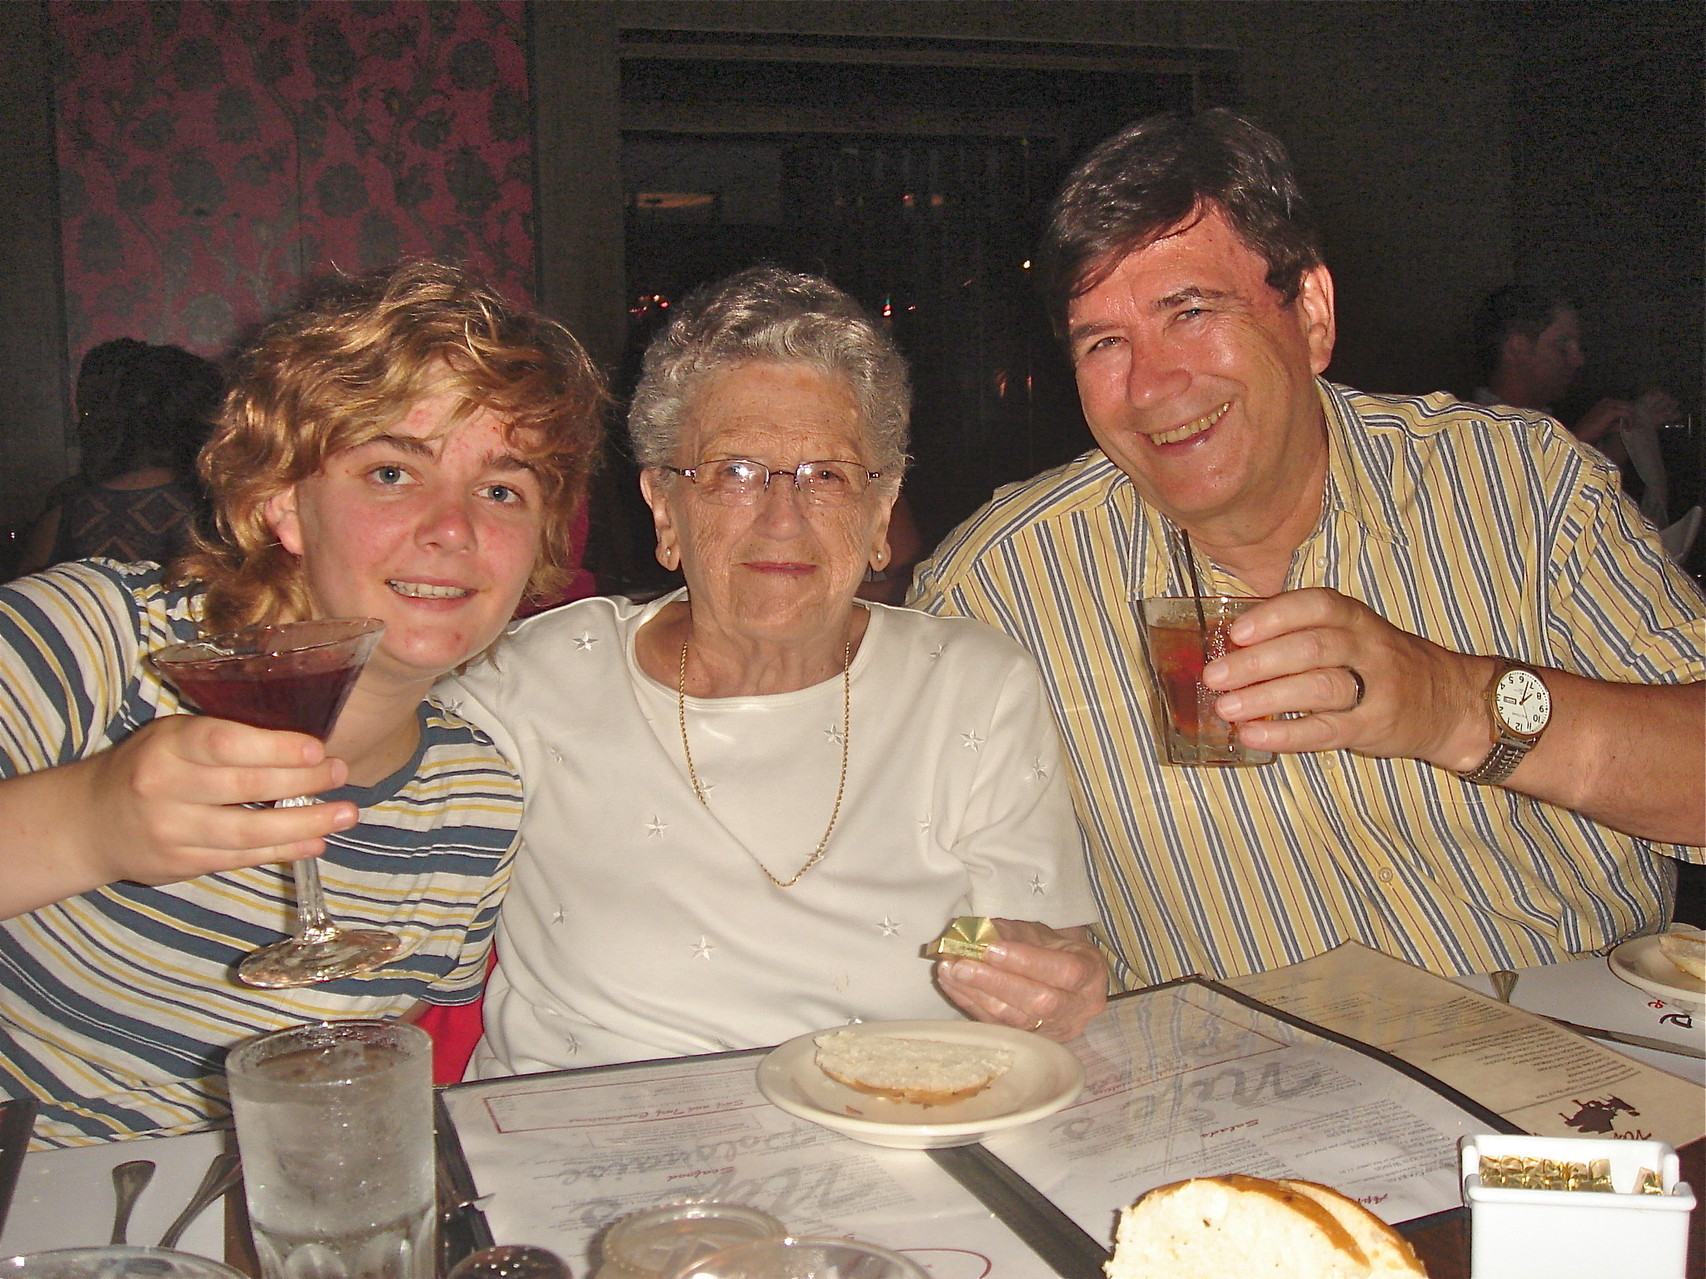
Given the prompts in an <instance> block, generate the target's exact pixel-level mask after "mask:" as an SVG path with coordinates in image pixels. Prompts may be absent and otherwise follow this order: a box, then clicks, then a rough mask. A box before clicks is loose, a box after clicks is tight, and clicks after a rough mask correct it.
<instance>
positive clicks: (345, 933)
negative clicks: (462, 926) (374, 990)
mask: <svg viewBox="0 0 1706 1279" xmlns="http://www.w3.org/2000/svg"><path fill="white" fill-rule="evenodd" d="M402 948H403V940H402V938H400V937H395V936H393V935H392V934H390V933H382V932H379V931H377V930H374V929H361V928H351V929H338V930H335V931H333V932H330V933H328V934H327V935H325V936H323V937H318V938H308V937H287V938H285V940H283V941H280V942H274V943H273V944H272V945H270V946H262V947H261V948H260V949H259V950H257V951H255V952H254V953H253V954H251V955H249V956H248V957H247V958H245V959H244V960H243V962H242V963H240V964H238V965H237V980H238V981H240V982H242V983H243V984H244V985H245V986H258V987H260V988H262V989H263V990H277V989H280V988H282V987H286V986H313V985H317V984H318V983H320V982H323V981H336V980H338V978H340V977H354V976H356V975H357V974H359V973H365V972H371V971H372V970H373V969H375V968H378V967H379V966H380V965H381V964H383V963H385V962H386V961H387V960H389V959H391V958H393V957H394V956H395V955H396V954H397V953H398V952H399V951H400V950H402Z"/></svg>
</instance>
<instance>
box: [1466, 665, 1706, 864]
mask: <svg viewBox="0 0 1706 1279" xmlns="http://www.w3.org/2000/svg"><path fill="white" fill-rule="evenodd" d="M1475 660H1477V661H1479V662H1481V663H1482V664H1483V665H1484V666H1485V667H1486V673H1487V675H1489V676H1490V674H1491V671H1492V663H1491V662H1490V661H1487V660H1486V659H1475ZM1540 675H1541V678H1542V679H1543V680H1544V681H1545V683H1546V689H1547V692H1548V693H1549V694H1550V695H1551V698H1552V718H1551V722H1550V723H1549V724H1548V725H1547V728H1546V732H1545V735H1544V736H1542V737H1541V739H1540V741H1539V742H1538V743H1537V744H1536V745H1535V747H1534V749H1533V750H1531V751H1529V753H1528V754H1527V756H1526V757H1524V759H1523V761H1522V763H1520V764H1518V765H1517V767H1516V771H1515V772H1513V773H1512V774H1511V775H1510V777H1509V778H1508V779H1507V780H1506V781H1505V783H1504V785H1505V787H1506V788H1507V789H1509V790H1513V791H1517V792H1519V793H1521V794H1524V795H1528V796H1531V797H1533V798H1534V799H1538V800H1543V801H1545V802H1546V803H1549V804H1556V805H1558V806H1559V807H1561V808H1568V809H1570V810H1572V811H1574V812H1579V813H1581V814H1582V815H1583V816H1585V817H1590V818H1592V819H1593V820H1594V821H1596V822H1600V823H1602V824H1603V825H1606V826H1610V827H1612V828H1613V829H1616V830H1620V831H1622V832H1624V833H1625V834H1628V835H1634V836H1637V837H1639V838H1643V839H1651V840H1655V841H1657V842H1659V843H1667V844H1694V845H1700V844H1706V684H1680V685H1679V684H1616V683H1610V682H1608V681H1605V680H1596V679H1587V678H1584V677H1582V676H1579V675H1571V674H1569V673H1567V672H1565V671H1560V670H1552V669H1549V668H1545V669H1541V671H1540ZM1483 683H1484V680H1483ZM1488 723H1489V721H1488V714H1487V710H1486V704H1485V702H1481V703H1479V704H1478V705H1477V706H1475V707H1473V708H1472V709H1470V710H1468V711H1467V712H1466V713H1465V715H1464V717H1463V726H1462V728H1461V729H1460V731H1459V733H1458V734H1457V735H1456V736H1455V737H1454V739H1453V747H1452V751H1453V752H1454V753H1447V754H1446V755H1445V756H1444V757H1443V758H1441V759H1440V760H1438V761H1436V762H1440V763H1443V764H1444V765H1445V766H1446V767H1449V768H1452V769H1454V770H1455V771H1458V772H1466V771H1468V770H1470V769H1473V768H1475V767H1476V766H1477V765H1479V764H1480V762H1481V761H1482V760H1483V759H1484V758H1486V755H1487V752H1488V750H1489V749H1491V745H1492V736H1491V729H1490V728H1489V727H1488Z"/></svg>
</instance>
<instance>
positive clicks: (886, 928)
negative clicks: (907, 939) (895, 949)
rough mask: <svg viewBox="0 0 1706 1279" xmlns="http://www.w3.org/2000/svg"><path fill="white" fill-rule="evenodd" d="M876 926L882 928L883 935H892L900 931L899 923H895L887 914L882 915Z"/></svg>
mask: <svg viewBox="0 0 1706 1279" xmlns="http://www.w3.org/2000/svg"><path fill="white" fill-rule="evenodd" d="M877 927H878V928H880V929H882V930H883V936H884V937H893V936H894V935H895V934H896V933H898V932H899V931H900V925H899V924H897V923H895V921H894V920H892V919H890V918H889V917H888V916H887V915H884V916H883V922H882V923H880V924H878V925H877Z"/></svg>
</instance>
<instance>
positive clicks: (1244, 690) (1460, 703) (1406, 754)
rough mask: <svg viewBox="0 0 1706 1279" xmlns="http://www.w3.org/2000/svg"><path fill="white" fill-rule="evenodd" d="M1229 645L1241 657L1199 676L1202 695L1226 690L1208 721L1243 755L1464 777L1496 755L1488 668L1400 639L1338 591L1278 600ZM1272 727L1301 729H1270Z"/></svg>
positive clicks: (1484, 662) (1247, 620)
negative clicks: (1485, 696)
mask: <svg viewBox="0 0 1706 1279" xmlns="http://www.w3.org/2000/svg"><path fill="white" fill-rule="evenodd" d="M1227 633H1228V636H1229V637H1230V638H1231V640H1232V642H1233V643H1234V644H1236V645H1239V647H1237V648H1234V649H1231V650H1229V651H1228V652H1227V654H1226V656H1224V657H1222V658H1219V659H1217V660H1216V661H1213V662H1210V663H1209V664H1208V665H1207V666H1205V667H1204V668H1203V684H1204V686H1205V687H1207V688H1211V689H1216V690H1225V695H1224V696H1222V697H1220V698H1218V699H1217V700H1216V701H1215V704H1214V709H1215V712H1216V713H1217V714H1218V715H1220V716H1221V718H1223V719H1225V720H1226V721H1228V722H1229V723H1233V724H1237V725H1238V726H1239V728H1238V738H1239V740H1240V741H1242V742H1244V743H1245V744H1247V745H1249V746H1252V747H1255V748H1257V749H1260V750H1268V751H1278V752H1284V753H1295V752H1300V751H1324V750H1350V751H1356V752H1357V753H1359V754H1362V755H1371V756H1375V757H1377V758H1386V759H1420V760H1427V761H1429V762H1431V763H1434V764H1438V765H1439V766H1440V767H1442V768H1453V769H1469V768H1473V767H1475V765H1476V764H1478V763H1479V762H1480V761H1481V760H1482V759H1483V758H1484V757H1485V756H1486V753H1487V751H1488V749H1489V748H1490V746H1491V744H1492V739H1491V736H1490V734H1489V731H1488V728H1487V721H1486V713H1485V710H1484V705H1485V704H1484V702H1483V701H1482V699H1481V691H1482V689H1483V688H1485V686H1486V683H1487V680H1488V678H1489V677H1490V675H1491V672H1492V663H1491V659H1489V658H1485V657H1474V656H1469V655H1466V654H1463V653H1454V652H1452V651H1451V650H1450V649H1446V648H1441V647H1440V646H1439V645H1438V644H1434V643H1432V642H1431V641H1429V640H1425V639H1423V638H1421V636H1419V635H1412V634H1410V633H1409V632H1408V631H1403V630H1400V629H1398V627H1396V626H1394V625H1392V624H1391V623H1390V622H1388V621H1387V620H1386V619H1385V618H1383V617H1381V616H1380V614H1378V613H1376V612H1375V611H1374V610H1373V609H1371V608H1369V607H1368V605H1366V604H1363V603H1361V602H1360V601H1358V600H1353V599H1351V598H1350V597H1349V596H1347V595H1341V594H1340V593H1339V592H1338V591H1333V590H1326V589H1322V588H1312V589H1309V590H1301V591H1288V592H1286V593H1285V594H1283V595H1276V596H1274V597H1273V598H1272V599H1270V600H1268V601H1267V602H1266V603H1264V604H1261V605H1258V606H1257V607H1255V608H1253V609H1251V610H1250V611H1249V612H1247V613H1245V614H1244V615H1243V616H1242V617H1240V618H1239V619H1237V620H1236V621H1235V622H1233V624H1232V626H1231V627H1230V628H1229V630H1228V632H1227ZM1353 670H1354V671H1355V672H1356V675H1352V673H1351V672H1352V671H1353ZM1357 676H1360V677H1361V679H1362V700H1361V702H1360V703H1359V702H1358V701H1357V696H1358V689H1357ZM1279 715H1295V716H1297V718H1292V719H1269V718H1267V717H1271V716H1279ZM1257 720H1261V721H1262V722H1260V723H1257V722H1254V721H1257Z"/></svg>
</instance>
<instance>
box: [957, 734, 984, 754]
mask: <svg viewBox="0 0 1706 1279" xmlns="http://www.w3.org/2000/svg"><path fill="white" fill-rule="evenodd" d="M960 743H961V745H963V746H964V747H966V749H967V750H974V751H980V750H982V749H983V738H982V737H981V736H979V735H978V734H977V733H961V734H960Z"/></svg>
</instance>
